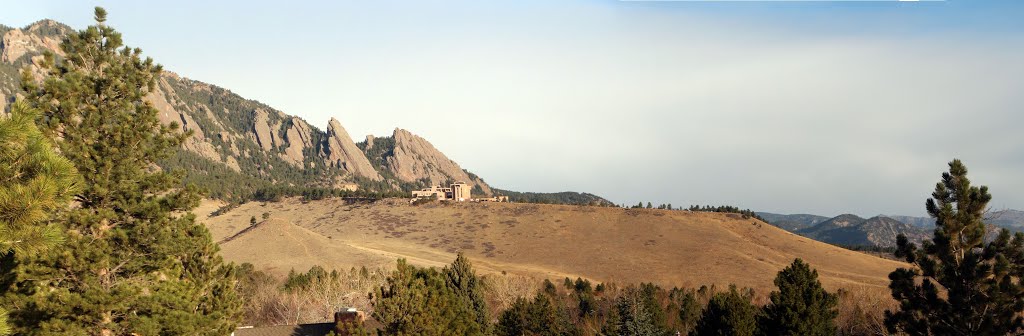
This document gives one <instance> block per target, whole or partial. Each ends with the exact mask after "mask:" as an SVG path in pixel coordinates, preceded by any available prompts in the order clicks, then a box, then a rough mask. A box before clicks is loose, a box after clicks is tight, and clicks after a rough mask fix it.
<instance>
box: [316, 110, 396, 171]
mask: <svg viewBox="0 0 1024 336" xmlns="http://www.w3.org/2000/svg"><path fill="white" fill-rule="evenodd" d="M325 150H326V153H324V156H325V157H326V158H327V162H328V164H331V165H332V166H334V167H338V168H342V169H344V170H345V171H347V172H349V173H352V174H355V175H358V176H362V177H366V178H369V179H371V180H374V181H380V180H381V179H382V178H381V176H380V173H378V172H377V171H376V170H374V169H373V165H371V164H370V160H367V159H366V156H365V155H364V154H363V151H361V150H359V147H356V144H355V142H352V137H350V136H349V135H348V132H347V131H345V128H344V127H342V126H341V122H339V121H338V119H335V118H331V121H330V122H328V123H327V146H326V148H325Z"/></svg>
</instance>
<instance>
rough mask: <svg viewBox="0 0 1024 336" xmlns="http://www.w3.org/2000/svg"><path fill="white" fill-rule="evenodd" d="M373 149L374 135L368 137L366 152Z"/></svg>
mask: <svg viewBox="0 0 1024 336" xmlns="http://www.w3.org/2000/svg"><path fill="white" fill-rule="evenodd" d="M371 148H373V134H367V135H366V150H370V149H371Z"/></svg>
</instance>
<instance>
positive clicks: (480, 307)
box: [239, 254, 884, 336]
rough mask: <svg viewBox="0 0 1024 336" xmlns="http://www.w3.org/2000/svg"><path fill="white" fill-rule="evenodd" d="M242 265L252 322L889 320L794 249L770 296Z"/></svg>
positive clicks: (410, 327)
mask: <svg viewBox="0 0 1024 336" xmlns="http://www.w3.org/2000/svg"><path fill="white" fill-rule="evenodd" d="M239 275H240V278H241V281H242V284H241V287H242V288H244V290H242V291H241V292H242V293H243V296H244V297H245V298H246V300H248V301H249V302H251V303H250V304H247V305H245V306H246V320H247V323H246V324H255V325H274V324H279V323H282V322H284V323H297V322H318V321H317V320H316V319H318V318H320V321H322V320H329V314H330V313H331V311H332V310H336V309H341V308H343V307H358V308H360V309H361V310H366V311H370V312H371V314H370V315H371V316H372V318H373V319H374V320H375V322H376V323H374V324H372V325H373V326H379V327H370V325H369V324H368V325H361V324H354V325H351V324H350V325H344V326H338V328H339V329H345V330H347V331H349V332H351V334H353V335H369V334H377V335H497V336H514V335H602V336H603V335H652V336H655V335H657V336H662V335H664V336H670V335H677V333H678V334H682V335H739V336H743V335H751V336H752V335H868V334H875V333H877V332H878V331H879V330H883V329H884V326H882V323H881V319H882V317H881V315H882V312H881V311H870V310H868V309H869V306H867V305H862V303H865V301H864V300H862V299H861V298H859V297H854V296H852V294H851V293H849V292H843V291H841V292H837V293H830V292H827V291H825V290H824V289H823V288H822V287H821V284H820V282H819V281H818V275H817V272H816V271H815V270H813V269H811V267H810V266H809V265H808V264H806V263H804V262H802V261H801V260H799V259H796V260H794V262H793V263H792V264H791V265H789V266H788V267H786V268H785V269H783V270H781V271H780V272H779V274H778V276H777V277H776V280H775V284H776V286H777V289H776V290H775V291H773V292H772V293H770V294H769V296H768V297H769V299H768V300H767V301H766V302H763V303H762V301H765V300H763V298H760V299H759V298H758V297H756V296H755V293H754V291H753V290H751V289H747V288H737V287H736V286H729V288H727V289H720V288H716V287H715V286H702V287H700V288H697V289H693V288H690V289H686V288H662V287H660V286H657V285H655V284H650V283H643V284H637V285H625V286H621V287H620V286H619V285H616V284H614V283H597V284H594V283H592V282H590V281H589V280H586V279H582V278H577V279H576V280H571V279H569V278H565V279H564V281H561V282H560V283H559V284H555V283H553V282H551V281H549V280H544V281H543V282H542V283H541V284H540V285H538V286H527V285H524V283H522V282H520V283H517V285H516V286H509V285H508V281H507V280H508V279H509V278H510V277H511V276H508V275H497V274H492V275H488V276H479V275H477V274H476V272H475V270H474V269H473V267H472V265H471V263H470V261H469V260H468V259H467V258H466V257H465V256H463V255H462V254H459V255H458V256H457V257H456V259H455V261H454V262H453V263H452V264H450V265H448V266H445V267H443V268H441V269H436V268H422V267H416V266H412V265H409V264H408V263H407V262H405V261H404V260H399V261H398V263H397V267H396V269H394V270H393V271H391V272H390V274H387V275H386V276H385V275H384V274H383V273H381V272H380V271H372V272H371V271H369V270H367V269H365V268H363V269H360V270H356V269H355V268H353V269H351V270H349V271H348V272H339V271H327V270H325V269H323V268H321V267H319V266H315V267H313V268H311V269H310V270H309V271H308V272H305V273H296V272H294V271H293V272H292V273H290V274H289V275H288V277H287V278H286V279H285V280H284V281H282V282H274V281H272V280H268V277H267V276H266V275H263V274H262V273H261V272H258V271H253V270H252V267H251V265H248V264H243V265H242V267H241V271H239ZM372 286H376V287H374V288H368V287H372ZM369 291H372V294H369V295H367V293H368V292H369ZM509 296H513V297H511V298H510V297H509ZM325 298H329V299H325ZM840 301H842V305H843V307H840ZM295 316H297V317H295Z"/></svg>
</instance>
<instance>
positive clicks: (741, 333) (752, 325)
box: [690, 286, 757, 336]
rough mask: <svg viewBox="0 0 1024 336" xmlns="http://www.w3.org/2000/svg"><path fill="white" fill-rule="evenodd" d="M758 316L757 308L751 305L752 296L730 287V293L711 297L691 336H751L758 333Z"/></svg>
mask: <svg viewBox="0 0 1024 336" xmlns="http://www.w3.org/2000/svg"><path fill="white" fill-rule="evenodd" d="M756 316H757V307H755V306H754V305H753V304H751V303H750V295H744V294H741V293H740V292H739V291H738V290H737V289H736V286H729V291H728V292H724V293H717V294H715V295H714V296H713V297H711V301H709V302H708V306H707V307H706V308H704V313H703V314H701V317H700V320H699V321H697V327H696V328H695V329H694V330H693V331H692V332H691V333H690V334H691V335H696V336H706V335H722V336H725V335H733V336H751V335H754V334H755V333H756V332H757V317H756Z"/></svg>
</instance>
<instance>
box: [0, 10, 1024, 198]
mask: <svg viewBox="0 0 1024 336" xmlns="http://www.w3.org/2000/svg"><path fill="white" fill-rule="evenodd" d="M1015 3H1016V4H1015ZM1022 3H1024V1H1006V2H995V1H979V0H950V1H946V2H917V3H907V2H902V3H900V2H855V1H854V2H836V3H828V2H762V3H754V2H728V3H714V2H620V1H553V0H544V1H521V0H517V1H501V2H499V1H423V0H417V1H402V2H397V1H379V0H374V1H365V0H364V1H322V2H312V1H309V2H307V1H288V2H268V1H209V0H207V1H173V2H161V3H157V2H156V1H99V2H96V3H91V2H88V1H80V0H75V1H41V0H36V1H17V2H12V3H6V4H4V5H3V10H2V11H0V23H4V24H7V25H11V26H19V27H20V26H24V25H26V24H28V23H30V22H32V21H35V20H38V19H41V18H52V19H55V20H58V21H61V22H64V23H67V24H70V25H71V26H73V27H75V28H83V27H85V26H86V25H88V24H90V23H91V22H90V21H91V20H92V6H94V5H97V4H98V5H102V6H104V7H106V8H107V10H108V11H109V13H110V15H109V20H108V22H109V24H110V25H112V26H114V27H115V28H117V29H119V30H120V31H122V32H123V33H124V35H125V39H126V41H127V42H128V43H129V44H130V45H131V46H133V47H134V46H137V47H141V48H142V49H143V50H144V51H145V53H146V54H148V55H149V56H152V57H153V58H155V59H156V60H157V61H158V62H159V63H161V64H163V65H164V66H165V68H166V69H168V70H171V71H174V72H177V73H179V74H181V75H183V76H186V77H190V78H193V79H197V80H201V81H205V82H209V83H213V84H216V85H219V86H222V87H225V88H228V89H230V90H232V91H234V92H236V93H239V94H241V95H242V96H245V97H247V98H251V99H256V100H259V101H262V102H265V103H267V104H269V105H271V106H273V107H275V108H278V109H280V110H282V111H285V112H286V113H289V114H295V115H298V116H301V117H303V118H305V119H306V120H308V121H309V122H310V123H312V124H314V125H317V126H319V127H320V128H321V129H323V128H325V127H326V124H327V120H328V119H329V118H330V117H336V118H338V119H339V120H340V121H341V122H342V123H343V125H344V126H345V127H346V128H347V129H348V131H349V133H351V134H353V136H354V137H356V141H359V140H360V139H361V138H362V135H365V134H376V135H390V133H391V131H392V130H393V129H394V128H395V127H401V128H405V129H408V130H410V131H412V132H414V133H416V134H419V135H421V136H423V137H425V138H426V139H428V140H429V141H431V142H432V143H433V144H434V145H435V146H436V147H437V148H438V149H440V150H441V151H443V152H444V153H445V154H447V155H448V156H449V157H451V158H452V159H454V160H455V161H457V162H458V163H459V164H461V165H462V166H463V167H464V168H466V169H468V170H470V171H472V172H474V173H477V174H478V175H480V176H482V177H483V178H485V179H486V180H487V181H488V182H489V183H490V184H491V185H493V186H496V187H499V188H505V189H513V190H524V191H545V192H553V191H563V190H574V191H586V192H591V193H595V194H598V195H601V196H604V197H606V198H608V199H610V200H612V201H614V202H617V203H627V204H635V203H637V202H638V201H644V202H647V201H651V202H654V203H655V204H657V203H672V204H673V205H689V204H695V203H700V204H731V205H737V206H740V207H744V208H752V209H755V210H759V211H771V212H782V213H816V214H822V215H836V214H840V213H856V214H860V215H875V214H879V213H886V214H908V215H921V214H923V213H924V209H923V208H924V200H925V199H926V198H927V197H928V196H929V193H930V192H931V190H932V188H934V184H935V182H937V181H938V179H939V176H940V174H941V173H942V172H943V171H944V170H945V168H946V166H945V164H946V162H948V161H949V160H950V159H952V158H954V157H957V158H961V159H963V160H964V161H965V163H966V164H967V165H968V167H969V168H970V170H971V174H970V176H971V177H972V179H973V181H975V182H976V183H981V184H986V185H989V186H990V188H991V192H992V194H993V196H994V200H993V202H992V205H993V206H994V207H996V208H1017V209H1021V208H1024V175H1022V174H1021V173H1022V172H1024V133H1022V130H1024V127H1022V122H1024V113H1022V112H1024V109H1022V107H1024V20H1021V19H1020V18H1021V17H1024V5H1022ZM467 140H471V141H467Z"/></svg>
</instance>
